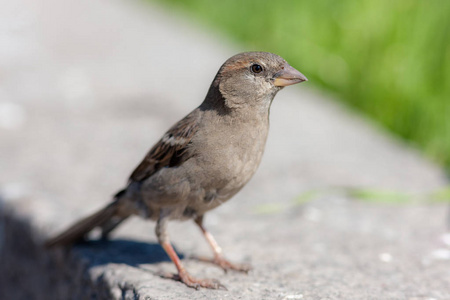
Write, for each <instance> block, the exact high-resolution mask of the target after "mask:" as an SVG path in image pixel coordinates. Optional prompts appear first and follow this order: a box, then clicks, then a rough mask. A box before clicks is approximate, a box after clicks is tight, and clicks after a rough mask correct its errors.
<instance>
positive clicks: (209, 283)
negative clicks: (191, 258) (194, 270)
mask: <svg viewBox="0 0 450 300" xmlns="http://www.w3.org/2000/svg"><path fill="white" fill-rule="evenodd" d="M165 277H166V276H165ZM170 278H171V279H173V280H178V281H181V282H182V283H184V284H185V285H187V286H188V287H191V288H194V289H197V290H198V289H199V288H206V289H213V290H225V291H226V290H227V288H226V287H225V286H224V285H223V284H221V283H220V282H219V281H218V280H217V279H210V278H202V279H199V278H195V277H192V276H191V274H189V273H188V272H187V271H182V272H180V273H178V274H173V275H172V276H170Z"/></svg>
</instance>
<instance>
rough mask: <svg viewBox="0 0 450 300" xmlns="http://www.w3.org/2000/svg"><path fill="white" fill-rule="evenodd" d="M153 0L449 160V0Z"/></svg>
mask: <svg viewBox="0 0 450 300" xmlns="http://www.w3.org/2000/svg"><path fill="white" fill-rule="evenodd" d="M159 2H161V3H162V2H164V3H165V4H167V3H170V5H173V7H175V8H177V9H179V10H182V11H186V12H187V13H188V14H190V15H191V16H192V17H193V18H197V19H199V20H200V21H199V22H200V23H201V24H203V25H205V26H208V27H211V28H213V29H217V30H219V31H222V32H223V33H225V34H227V35H229V36H230V37H231V38H232V39H234V40H236V41H238V42H240V43H242V44H243V45H244V46H245V48H247V49H252V50H263V51H270V52H274V53H277V54H279V55H281V56H283V57H284V58H286V60H287V61H289V62H290V63H291V64H292V65H293V66H295V67H296V68H298V69H299V70H300V71H302V72H303V73H304V74H305V75H306V76H307V77H308V78H309V80H310V82H309V84H313V85H316V86H318V87H320V88H323V89H326V90H328V91H331V92H332V93H333V94H335V95H337V98H338V99H340V100H342V101H345V102H346V103H348V104H349V105H351V106H352V107H355V108H357V109H359V110H360V111H362V112H364V113H365V114H366V115H368V116H370V117H371V118H373V119H375V120H377V121H378V122H379V123H380V124H382V125H383V126H384V127H385V128H387V129H388V130H390V131H392V132H394V133H396V134H398V135H399V136H401V137H403V138H404V139H405V140H408V141H410V142H411V143H412V144H413V145H415V146H417V147H418V148H420V149H422V150H423V151H424V152H425V153H426V154H427V155H428V156H429V157H431V158H432V159H433V160H434V161H436V162H438V163H440V164H441V165H443V166H445V167H447V168H448V169H450V103H449V102H450V17H449V16H450V1H440V0H439V1H438V0H430V1H418V0H417V1H414V0H397V1H387V0H378V1H373V0H372V1H369V0H362V1H354V0H339V1H336V0H319V1H311V0H308V1H293V0H291V1H287V0H278V1H264V0H246V1H237V0H225V1H210V0H169V1H162V0H159Z"/></svg>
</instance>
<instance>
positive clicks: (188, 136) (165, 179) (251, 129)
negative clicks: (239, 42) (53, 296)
mask: <svg viewBox="0 0 450 300" xmlns="http://www.w3.org/2000/svg"><path fill="white" fill-rule="evenodd" d="M305 80H306V77H304V76H303V75H302V74H301V73H300V72H298V71H297V70H295V69H294V68H292V67H291V66H289V65H288V64H287V63H286V61H285V60H284V59H282V58H281V57H279V56H277V55H275V54H272V53H267V52H247V53H241V54H237V55H235V56H233V57H231V58H230V59H228V60H227V61H226V62H225V63H224V64H223V65H222V67H221V68H220V69H219V72H218V73H217V75H216V77H215V79H214V81H213V82H212V84H211V87H210V89H209V91H208V93H207V95H206V97H205V100H204V101H203V103H202V104H201V105H200V106H199V107H198V108H197V109H195V110H194V111H192V112H191V113H190V114H188V115H187V116H186V117H185V118H183V119H182V120H181V121H179V122H178V123H176V124H175V125H174V126H172V127H171V128H170V129H169V130H168V131H167V132H166V133H165V134H164V136H163V137H162V138H161V139H160V140H159V141H158V142H157V143H156V144H155V146H153V148H151V150H150V151H149V152H148V154H147V155H146V156H145V158H144V159H143V161H142V162H141V163H140V164H139V165H138V166H137V168H136V169H135V170H134V172H133V173H132V174H131V176H130V179H129V182H128V185H127V187H126V188H125V189H123V190H121V191H120V192H119V193H117V194H116V196H115V197H114V200H113V202H112V203H110V204H108V205H107V206H106V207H105V208H103V209H101V210H100V211H98V212H96V213H95V214H93V215H91V216H89V217H87V218H85V219H82V220H81V221H79V222H77V223H76V224H75V225H73V226H72V227H70V228H69V229H68V230H66V231H65V232H63V233H61V234H60V235H58V236H56V237H54V238H52V239H50V240H48V241H47V242H46V245H47V246H48V247H53V246H64V245H70V244H72V243H74V242H76V241H77V240H79V239H81V238H83V237H84V236H85V235H86V234H87V233H88V232H89V231H91V230H92V229H93V228H95V227H100V228H102V231H103V236H104V237H106V236H107V235H108V233H109V232H111V230H113V229H114V228H115V227H116V226H117V225H119V224H120V222H122V221H123V220H125V219H126V218H127V217H128V216H130V215H140V216H143V217H145V218H148V219H152V220H156V221H157V225H156V229H155V232H156V235H157V237H158V240H159V242H160V244H161V246H162V247H163V248H164V250H165V251H166V252H167V254H168V255H169V257H170V258H171V259H172V261H173V262H174V263H175V265H176V267H177V270H178V274H177V275H176V278H177V279H178V280H180V281H182V282H184V283H185V284H186V285H188V286H190V287H195V288H198V287H206V288H220V287H223V286H222V285H221V284H220V283H219V282H218V281H216V280H211V279H196V278H193V277H191V276H190V275H189V273H188V272H187V271H186V270H185V269H184V267H183V266H182V264H181V262H180V260H179V258H178V256H177V255H176V253H175V251H174V250H173V248H172V246H171V244H170V242H169V238H168V235H167V231H166V228H167V222H168V220H170V219H177V220H184V219H193V220H194V221H195V222H196V224H197V225H198V226H199V227H200V229H201V230H202V232H203V233H204V235H205V238H206V239H207V241H208V242H209V244H210V245H211V247H212V250H213V252H214V261H213V262H214V263H216V264H218V265H219V266H220V267H222V268H223V269H224V270H228V269H234V270H238V271H245V272H246V271H248V270H249V267H248V266H244V265H236V264H232V263H230V262H228V261H227V260H225V258H224V257H223V255H222V253H221V249H220V248H219V246H218V245H217V243H216V242H215V240H214V239H213V237H212V236H211V234H210V233H209V232H207V231H206V229H205V228H204V227H203V215H204V214H205V213H206V212H207V211H209V210H211V209H213V208H215V207H217V206H219V205H220V204H222V203H223V202H225V201H227V200H228V199H230V198H231V197H232V196H234V195H235V194H236V193H237V192H238V191H239V190H240V189H241V188H242V187H243V186H244V185H245V184H246V183H247V182H248V181H249V180H250V178H251V177H252V176H253V174H254V173H255V171H256V169H257V167H258V165H259V163H260V161H261V157H262V154H263V152H264V147H265V143H266V139H267V134H268V130H269V110H270V105H271V104H272V100H273V98H274V96H275V95H276V93H277V92H278V91H279V90H281V89H282V88H283V87H284V86H287V85H291V84H295V83H299V82H302V81H305Z"/></svg>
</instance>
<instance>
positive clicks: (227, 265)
mask: <svg viewBox="0 0 450 300" xmlns="http://www.w3.org/2000/svg"><path fill="white" fill-rule="evenodd" d="M213 263H214V264H216V265H218V266H219V267H221V268H222V269H223V270H224V271H225V273H226V272H228V270H234V271H239V272H244V273H246V274H247V273H248V272H249V271H250V270H251V269H252V266H250V265H249V264H236V263H232V262H230V261H228V260H226V259H225V258H224V257H223V256H216V257H215V258H214V260H213Z"/></svg>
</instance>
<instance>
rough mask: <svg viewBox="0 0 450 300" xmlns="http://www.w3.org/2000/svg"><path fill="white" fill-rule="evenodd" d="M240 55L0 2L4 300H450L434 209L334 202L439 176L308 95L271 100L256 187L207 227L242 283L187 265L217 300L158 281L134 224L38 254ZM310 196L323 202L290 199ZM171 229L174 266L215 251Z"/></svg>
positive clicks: (176, 21)
mask: <svg viewBox="0 0 450 300" xmlns="http://www.w3.org/2000/svg"><path fill="white" fill-rule="evenodd" d="M243 50H245V49H240V48H238V47H237V46H232V45H229V43H228V42H227V41H226V40H225V38H224V37H214V36H213V34H212V33H211V32H209V31H207V30H205V29H201V28H198V27H195V26H194V25H192V24H190V23H188V22H187V21H186V20H184V19H182V18H181V17H180V16H179V15H176V14H173V12H170V11H168V10H164V9H161V8H159V7H155V6H152V5H147V6H146V5H144V4H143V3H135V2H131V3H130V2H127V1H119V0H113V1H106V0H90V1H87V0H80V1H61V0H58V1H56V0H46V1H31V0H19V1H6V0H3V1H0V78H1V80H0V153H1V156H0V195H1V199H0V204H1V206H0V298H2V299H67V298H72V299H83V298H85V299H90V298H92V299H301V298H302V297H303V299H415V300H418V299H450V285H449V281H450V273H449V271H448V270H449V267H450V263H449V261H450V250H449V247H450V246H449V244H450V242H449V239H450V237H449V236H448V234H447V235H446V230H447V227H446V212H447V207H446V206H445V205H443V204H424V203H423V201H417V202H415V203H413V204H409V205H386V204H373V203H372V204H371V203H365V202H360V201H355V200H352V198H351V197H350V196H349V195H348V193H346V192H345V191H346V188H347V187H371V188H377V189H396V190H400V191H402V192H405V193H410V195H411V197H417V198H419V199H422V198H425V197H426V193H427V192H428V191H432V190H435V189H437V188H440V187H442V186H444V185H446V184H447V181H446V178H445V176H444V173H443V172H442V170H440V169H439V168H438V167H436V166H434V165H432V164H431V163H429V162H428V161H426V160H424V159H423V158H422V157H421V156H420V155H419V154H418V153H417V152H416V151H414V150H412V149H409V148H407V147H406V146H405V145H403V144H402V143H401V142H399V141H396V140H394V139H393V138H392V137H390V136H388V135H387V134H386V133H385V132H382V131H380V130H379V129H377V128H375V127H374V126H373V125H370V124H367V122H366V121H365V120H361V119H360V118H359V117H357V116H355V115H353V114H352V113H351V112H348V111H347V110H345V109H344V108H343V107H341V106H340V105H338V104H336V103H334V102H333V101H332V100H330V99H328V98H327V97H326V96H324V95H322V94H320V93H318V92H317V91H314V90H311V89H310V88H309V87H308V85H307V84H302V85H301V86H299V87H292V88H289V89H286V90H284V91H282V92H280V94H279V95H278V96H277V98H276V100H275V102H274V104H273V107H272V112H271V122H272V128H271V133H270V136H269V140H268V147H267V150H266V153H265V157H264V159H263V164H262V165H261V167H260V169H259V171H258V173H257V175H256V176H255V178H254V179H253V180H252V181H251V183H250V184H249V185H248V186H247V187H246V188H245V189H244V190H243V191H242V192H241V193H240V194H239V195H238V196H236V197H235V198H234V199H233V200H231V201H230V202H229V203H227V204H225V205H223V206H222V207H220V208H218V209H217V210H215V211H213V212H211V213H210V214H208V215H207V218H206V223H207V226H208V227H209V229H210V230H211V232H213V233H214V235H215V236H216V238H217V240H218V241H219V243H220V244H221V246H222V248H223V249H224V251H225V253H226V255H227V256H228V257H229V258H230V259H231V260H234V261H246V262H250V263H252V264H253V266H254V270H253V271H252V272H251V273H250V274H249V275H244V274H236V273H229V274H223V273H222V271H221V270H219V269H217V268H216V267H214V266H210V265H207V264H205V263H201V262H198V261H195V260H192V259H185V264H186V267H187V268H188V270H190V271H191V272H192V273H193V274H194V275H197V276H199V277H208V276H210V277H215V278H218V279H220V280H221V281H222V283H223V284H225V285H226V286H227V287H228V291H208V290H200V291H196V290H192V289H189V288H186V287H185V286H184V285H182V284H180V283H177V282H173V281H171V280H166V279H162V278H160V277H159V276H158V274H160V273H161V272H173V271H174V267H173V266H172V264H171V263H170V262H169V261H168V258H167V256H166V255H165V254H164V253H163V251H162V250H161V248H160V247H159V246H158V245H157V243H156V239H155V237H154V234H153V226H154V224H152V223H150V222H143V221H142V220H138V219H132V220H130V221H129V222H127V223H126V224H124V225H123V226H122V227H121V228H119V230H118V231H117V233H116V234H115V236H114V237H115V238H114V240H113V241H110V242H107V243H100V242H94V243H88V244H85V245H79V246H76V247H74V248H73V249H72V250H70V251H62V250H61V251H55V252H51V253H50V252H47V251H45V250H43V249H42V248H41V247H40V246H39V244H40V241H41V240H42V238H43V237H46V236H49V235H52V234H54V233H56V232H58V231H59V230H61V229H63V228H64V227H66V226H67V225H69V224H70V223H71V222H73V221H74V220H76V219H77V218H79V217H81V216H84V215H86V214H87V213H90V212H93V211H94V210H95V209H97V208H98V207H100V206H102V205H103V204H104V203H106V202H107V201H108V200H109V195H112V194H113V193H115V192H116V191H117V190H118V189H119V188H121V187H122V186H123V184H124V183H125V181H126V177H127V176H128V174H129V173H130V172H131V171H132V169H133V167H134V166H135V165H136V164H137V163H138V162H139V161H140V159H141V158H142V157H143V156H144V154H145V153H146V151H147V150H148V148H149V147H150V146H151V145H152V144H153V143H154V142H155V141H156V140H157V139H158V138H159V137H160V135H161V134H162V133H163V131H164V130H166V129H167V128H168V127H169V126H170V125H171V124H172V123H173V122H175V121H177V120H178V119H179V118H181V117H182V116H184V115H185V114H186V113H188V112H189V111H190V110H191V109H193V108H194V107H195V106H197V105H198V104H199V103H200V102H201V101H202V99H203V97H204V95H205V94H206V90H207V88H208V86H209V84H210V82H211V80H212V79H213V76H214V75H215V72H216V71H217V69H218V68H219V66H220V65H221V63H222V62H223V61H225V59H226V58H228V57H229V56H231V55H233V54H234V53H236V52H239V51H243ZM279 54H280V55H283V53H279ZM295 67H297V68H299V69H300V70H301V66H295ZM306 75H308V74H306ZM169 111H170V113H169ZM330 187H332V188H330ZM343 187H345V188H343ZM309 190H318V191H320V192H319V193H315V194H313V196H312V197H311V201H310V202H308V203H306V204H305V203H303V204H301V203H300V201H299V200H298V197H299V196H300V195H304V193H305V192H307V191H309ZM170 233H171V238H172V240H173V241H174V244H175V246H176V247H177V249H178V251H179V253H180V254H181V255H183V256H184V257H185V258H188V257H190V256H191V255H194V254H195V255H210V252H209V249H208V247H207V245H206V243H205V242H204V241H203V239H202V237H201V235H200V233H199V232H198V230H197V229H196V228H195V226H194V225H193V224H192V223H189V222H188V223H173V224H171V226H170Z"/></svg>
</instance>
